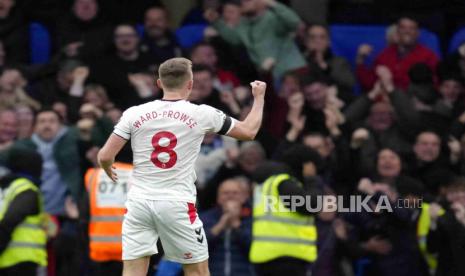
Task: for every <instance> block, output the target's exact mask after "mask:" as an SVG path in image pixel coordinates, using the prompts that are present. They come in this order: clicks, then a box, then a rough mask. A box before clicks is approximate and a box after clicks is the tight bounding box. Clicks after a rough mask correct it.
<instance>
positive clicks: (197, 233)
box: [194, 227, 203, 243]
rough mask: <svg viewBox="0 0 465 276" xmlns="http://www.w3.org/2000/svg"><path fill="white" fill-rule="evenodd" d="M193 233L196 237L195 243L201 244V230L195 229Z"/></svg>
mask: <svg viewBox="0 0 465 276" xmlns="http://www.w3.org/2000/svg"><path fill="white" fill-rule="evenodd" d="M194 231H195V234H196V235H197V241H198V242H199V243H203V235H202V228H201V227H199V228H197V229H195V230H194Z"/></svg>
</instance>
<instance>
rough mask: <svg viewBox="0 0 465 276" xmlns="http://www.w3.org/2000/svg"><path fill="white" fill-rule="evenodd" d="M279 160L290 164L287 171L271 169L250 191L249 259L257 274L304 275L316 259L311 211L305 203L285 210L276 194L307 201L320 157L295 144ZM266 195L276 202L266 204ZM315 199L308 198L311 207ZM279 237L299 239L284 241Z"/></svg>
mask: <svg viewBox="0 0 465 276" xmlns="http://www.w3.org/2000/svg"><path fill="white" fill-rule="evenodd" d="M282 160H283V161H284V162H285V164H286V165H288V166H289V167H290V174H287V173H282V172H281V173H280V172H275V173H273V175H272V176H270V177H269V178H267V179H266V180H265V182H264V183H263V184H261V185H260V186H257V187H256V188H255V190H254V203H255V204H254V209H253V217H254V224H253V227H252V246H251V249H250V261H251V262H252V263H254V264H255V268H256V272H257V274H258V275H283V274H285V273H289V274H292V275H306V274H307V273H306V272H307V269H308V265H309V263H311V262H314V261H315V260H316V258H317V249H316V245H315V243H314V242H315V241H316V239H317V232H316V227H315V225H314V218H313V216H314V213H311V212H310V210H308V209H307V208H306V206H293V207H295V209H294V210H289V209H287V208H286V207H284V206H285V205H284V206H283V205H282V204H283V203H282V201H281V200H282V199H280V198H279V197H280V196H281V197H282V196H287V197H288V198H290V197H291V196H300V197H302V198H306V200H309V199H308V197H309V196H310V197H315V196H316V195H318V194H319V191H318V188H317V178H316V172H317V168H318V167H319V166H320V164H319V162H321V161H320V158H319V156H318V154H317V153H316V152H314V151H313V150H311V149H309V148H307V147H305V146H299V145H297V146H294V147H291V148H290V149H289V150H288V151H287V152H286V153H285V154H284V156H283V157H282ZM270 197H274V198H275V199H276V201H271V202H275V203H271V206H270V205H268V206H267V202H268V204H270V203H269V202H270V200H269V198H270ZM315 202H316V200H310V204H312V206H313V207H315V204H314V203H315ZM292 222H294V223H292ZM304 233H306V234H304ZM282 239H297V240H298V241H300V242H297V241H296V242H295V243H285V242H282V241H280V240H282ZM304 241H306V242H304ZM312 241H313V242H312Z"/></svg>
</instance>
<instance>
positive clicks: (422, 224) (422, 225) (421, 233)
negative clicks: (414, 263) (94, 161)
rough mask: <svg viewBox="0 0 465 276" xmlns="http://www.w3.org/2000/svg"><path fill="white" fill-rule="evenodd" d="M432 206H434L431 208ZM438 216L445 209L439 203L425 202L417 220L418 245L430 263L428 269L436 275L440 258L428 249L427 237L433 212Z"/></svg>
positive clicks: (442, 213)
mask: <svg viewBox="0 0 465 276" xmlns="http://www.w3.org/2000/svg"><path fill="white" fill-rule="evenodd" d="M430 207H432V208H430ZM432 213H433V214H434V215H436V216H442V215H444V213H445V212H444V209H442V208H441V207H440V206H439V205H438V204H431V205H430V204H429V203H423V204H422V205H421V212H420V216H419V218H418V222H417V237H418V246H419V247H420V251H421V253H422V254H423V257H424V258H425V260H426V263H427V264H428V269H429V271H430V274H431V275H434V273H435V271H436V268H437V266H438V260H437V257H436V255H434V254H432V253H430V252H429V251H428V248H427V245H426V239H427V237H428V233H429V229H430V226H431V214H432Z"/></svg>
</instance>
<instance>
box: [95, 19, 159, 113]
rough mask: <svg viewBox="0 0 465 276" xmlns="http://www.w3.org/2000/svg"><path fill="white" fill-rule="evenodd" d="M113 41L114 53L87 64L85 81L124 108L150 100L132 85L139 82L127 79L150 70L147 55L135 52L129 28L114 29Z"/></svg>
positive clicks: (134, 34) (136, 42) (135, 41)
mask: <svg viewBox="0 0 465 276" xmlns="http://www.w3.org/2000/svg"><path fill="white" fill-rule="evenodd" d="M113 38H114V45H115V48H116V51H115V52H114V53H111V54H108V55H106V56H104V57H102V58H98V59H97V60H95V61H94V62H92V63H91V65H90V77H89V81H90V82H92V83H98V84H101V85H103V86H104V87H105V88H106V89H107V91H108V96H109V98H110V100H111V101H112V102H114V103H115V105H116V106H117V107H119V108H122V109H126V108H127V107H130V106H133V105H136V104H139V103H141V102H142V100H145V101H147V100H149V99H150V98H153V97H154V96H153V95H150V94H149V95H146V94H144V93H140V92H142V91H141V90H139V89H138V87H137V86H136V83H137V82H138V81H139V80H141V79H140V78H137V79H134V78H132V79H131V78H130V77H131V76H132V74H138V73H142V72H144V73H145V72H147V71H154V70H153V69H154V66H155V63H154V61H153V59H152V58H151V57H150V56H149V55H148V54H145V53H142V52H141V51H139V38H138V36H137V32H136V29H135V28H134V27H133V26H131V25H124V24H123V25H119V26H117V27H116V28H115V31H114V37H113ZM153 85H154V84H153ZM144 92H145V91H144Z"/></svg>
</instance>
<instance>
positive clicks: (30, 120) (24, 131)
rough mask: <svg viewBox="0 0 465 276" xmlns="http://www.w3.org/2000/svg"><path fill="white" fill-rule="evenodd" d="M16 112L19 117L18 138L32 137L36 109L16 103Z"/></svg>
mask: <svg viewBox="0 0 465 276" xmlns="http://www.w3.org/2000/svg"><path fill="white" fill-rule="evenodd" d="M15 112H16V117H17V119H18V124H17V127H18V139H26V138H30V137H31V135H32V133H33V132H34V119H35V114H34V110H33V109H32V108H31V107H30V106H28V105H16V106H15Z"/></svg>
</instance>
